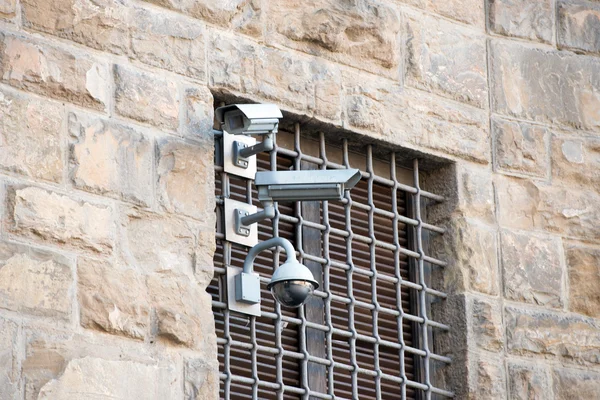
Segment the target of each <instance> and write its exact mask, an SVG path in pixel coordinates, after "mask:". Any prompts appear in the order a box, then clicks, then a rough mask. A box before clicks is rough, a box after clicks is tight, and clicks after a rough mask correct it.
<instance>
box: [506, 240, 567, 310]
mask: <svg viewBox="0 0 600 400" xmlns="http://www.w3.org/2000/svg"><path fill="white" fill-rule="evenodd" d="M501 241H502V270H503V274H502V276H503V279H504V296H505V298H507V299H509V300H514V301H522V302H525V303H532V304H537V305H540V306H544V307H548V308H549V307H553V308H560V307H562V305H563V290H562V288H563V276H564V267H563V263H562V258H563V255H562V251H561V249H562V243H561V239H560V238H554V237H537V236H533V235H532V234H530V233H526V234H525V233H516V232H511V231H507V230H504V231H502V234H501Z"/></svg>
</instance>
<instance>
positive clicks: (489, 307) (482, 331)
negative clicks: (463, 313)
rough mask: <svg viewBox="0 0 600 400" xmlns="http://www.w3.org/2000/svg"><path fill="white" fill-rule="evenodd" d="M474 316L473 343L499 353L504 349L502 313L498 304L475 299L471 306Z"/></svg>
mask: <svg viewBox="0 0 600 400" xmlns="http://www.w3.org/2000/svg"><path fill="white" fill-rule="evenodd" d="M471 307H472V308H471V312H472V315H473V321H472V326H473V341H474V342H475V344H476V345H477V346H479V347H480V348H482V349H484V350H487V351H491V352H499V351H501V350H502V349H503V347H504V334H503V326H502V311H501V307H500V305H499V303H498V302H493V301H488V300H486V299H480V298H474V299H473V303H472V306H471Z"/></svg>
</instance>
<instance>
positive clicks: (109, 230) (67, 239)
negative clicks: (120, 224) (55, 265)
mask: <svg viewBox="0 0 600 400" xmlns="http://www.w3.org/2000/svg"><path fill="white" fill-rule="evenodd" d="M13 202H14V204H13V210H12V215H11V217H12V218H11V219H12V227H11V230H12V231H13V232H14V233H15V234H17V235H20V236H25V237H29V238H32V239H36V240H43V241H44V242H48V243H54V244H57V245H64V246H66V247H69V248H74V249H82V250H90V251H93V252H110V251H111V250H112V248H113V247H114V229H115V227H114V225H115V223H114V220H113V215H112V211H111V209H110V208H108V207H106V206H99V205H95V204H92V203H89V202H86V201H77V200H74V199H72V198H70V197H68V196H63V195H60V194H58V193H53V192H47V191H45V190H43V189H39V188H35V187H27V188H23V189H14V199H13Z"/></svg>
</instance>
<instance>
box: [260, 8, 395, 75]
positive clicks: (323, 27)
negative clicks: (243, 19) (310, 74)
mask: <svg viewBox="0 0 600 400" xmlns="http://www.w3.org/2000/svg"><path fill="white" fill-rule="evenodd" d="M269 14H270V17H269V24H268V29H269V34H270V35H269V37H271V36H272V37H273V39H272V40H273V41H275V42H279V43H282V44H283V45H285V46H289V47H292V48H294V49H297V50H300V51H303V52H306V53H309V54H314V55H317V56H321V57H325V58H329V59H332V60H334V61H339V62H342V63H344V64H349V65H351V66H354V67H359V68H361V69H367V70H371V71H374V72H375V71H376V72H381V73H383V74H389V75H391V76H393V77H394V78H396V75H397V71H395V70H394V68H395V67H396V66H397V65H398V58H399V54H398V48H399V46H398V43H397V34H398V32H399V30H400V21H399V17H398V15H397V12H396V11H395V10H394V9H393V8H392V7H390V6H389V5H387V4H385V3H384V2H379V1H377V2H369V1H365V0H356V1H351V2H339V1H336V0H326V1H319V0H309V1H306V2H304V3H297V2H293V1H289V0H274V1H271V2H270V4H269Z"/></svg>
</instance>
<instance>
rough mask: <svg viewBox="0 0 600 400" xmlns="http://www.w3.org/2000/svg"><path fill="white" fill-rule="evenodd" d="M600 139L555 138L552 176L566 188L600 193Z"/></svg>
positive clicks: (553, 141) (553, 142)
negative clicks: (578, 188)
mask: <svg viewBox="0 0 600 400" xmlns="http://www.w3.org/2000/svg"><path fill="white" fill-rule="evenodd" d="M599 170H600V138H586V139H576V138H571V137H562V138H559V137H554V138H553V140H552V175H553V177H554V178H555V179H557V180H560V181H562V182H563V183H564V185H565V186H569V187H580V188H581V190H594V191H596V192H600V174H599V173H598V171H599Z"/></svg>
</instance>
